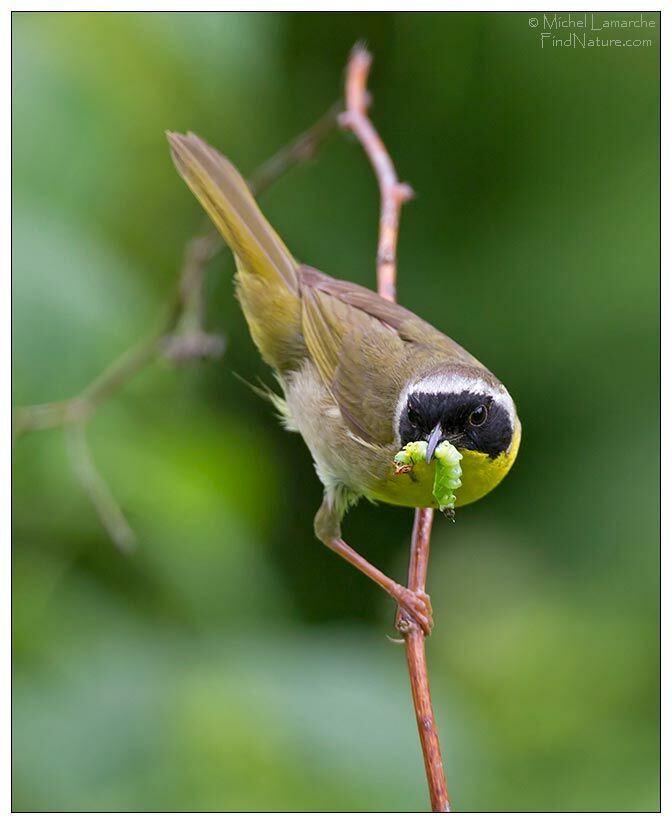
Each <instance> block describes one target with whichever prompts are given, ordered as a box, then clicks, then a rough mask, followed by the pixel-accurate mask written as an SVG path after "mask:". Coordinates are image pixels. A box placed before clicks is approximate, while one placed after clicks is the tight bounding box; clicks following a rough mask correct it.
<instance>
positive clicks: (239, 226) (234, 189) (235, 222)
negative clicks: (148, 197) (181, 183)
mask: <svg viewBox="0 0 672 824" xmlns="http://www.w3.org/2000/svg"><path fill="white" fill-rule="evenodd" d="M167 135H168V140H169V142H170V147H171V152H172V156H173V161H174V162H175V166H176V167H177V170H178V172H179V173H180V175H181V176H182V177H183V178H184V180H185V182H186V184H187V185H188V186H189V188H190V189H191V190H192V192H193V193H194V194H195V195H196V197H197V198H198V200H199V201H200V203H201V205H202V206H203V208H204V209H205V211H206V212H207V213H208V215H209V216H210V219H211V220H212V221H213V223H214V224H215V226H216V227H217V228H218V229H219V231H220V232H221V234H222V236H223V237H224V240H225V241H226V243H227V245H228V246H229V247H230V248H231V250H232V251H233V252H234V254H235V255H236V258H237V259H238V261H239V266H240V268H241V269H243V270H244V271H245V272H248V273H251V274H256V275H260V276H261V277H262V278H269V279H273V278H277V277H279V278H281V280H282V281H283V282H284V285H285V287H286V288H288V289H290V290H291V291H292V292H294V293H296V292H298V288H299V287H298V284H299V279H298V274H297V264H296V262H295V260H294V259H293V257H292V255H291V254H290V253H289V251H288V249H287V247H286V246H285V244H284V243H283V242H282V240H280V238H279V237H278V235H277V234H276V233H275V231H274V230H273V228H272V227H271V225H270V224H269V223H268V221H267V220H266V218H265V217H264V216H263V215H262V213H261V211H260V209H259V207H258V206H257V204H256V202H255V200H254V198H253V197H252V194H251V192H250V190H249V189H248V187H247V184H246V183H245V181H244V180H243V178H242V177H241V175H240V173H239V172H238V170H237V169H236V168H235V166H233V164H232V163H231V162H230V161H228V160H227V159H226V158H225V157H224V156H223V155H221V154H220V153H219V152H218V151H217V150H216V149H213V148H212V146H209V145H208V144H207V143H206V142H205V141H204V140H202V139H201V138H200V137H198V135H195V134H193V133H192V132H189V133H188V134H186V135H181V134H176V133H174V132H167Z"/></svg>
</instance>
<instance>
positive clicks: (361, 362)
mask: <svg viewBox="0 0 672 824" xmlns="http://www.w3.org/2000/svg"><path fill="white" fill-rule="evenodd" d="M166 134H167V137H168V141H169V144H170V150H171V154H172V158H173V162H174V164H175V166H176V168H177V171H178V172H179V174H180V175H181V177H182V178H183V179H184V181H185V182H186V184H187V186H188V187H189V188H190V189H191V191H192V192H193V194H194V195H195V196H196V198H197V199H198V201H199V202H200V203H201V205H202V207H203V208H204V210H205V211H206V212H207V214H208V216H209V217H210V219H211V220H212V222H213V223H214V225H215V227H216V228H217V229H218V230H219V232H220V233H221V235H222V237H223V238H224V241H225V243H226V244H227V246H228V247H229V248H230V249H231V251H232V252H233V255H234V258H235V263H236V274H235V278H234V282H235V292H236V296H237V298H238V301H239V303H240V305H241V308H242V311H243V314H244V316H245V318H246V321H247V324H248V327H249V331H250V334H251V336H252V339H253V341H254V343H255V345H256V347H257V349H258V350H259V353H260V354H261V357H262V359H263V360H264V361H265V362H266V363H267V364H268V365H269V366H270V367H271V369H272V370H273V372H274V374H275V376H276V378H277V381H278V385H279V387H280V392H279V393H275V392H272V391H270V390H269V393H268V394H269V397H270V400H271V401H272V402H273V403H274V405H275V407H276V408H277V410H278V412H279V413H280V416H281V418H282V421H283V424H284V426H285V428H286V429H287V430H289V431H293V432H298V433H300V435H301V436H302V437H303V440H304V441H305V443H306V445H307V447H308V449H309V450H310V453H311V455H312V458H313V462H314V466H315V471H316V473H317V476H318V477H319V479H320V481H321V482H322V485H323V487H324V494H323V499H322V503H321V506H320V507H319V509H318V511H317V514H316V516H315V521H314V529H315V535H316V537H317V538H318V539H319V540H320V541H321V542H322V543H323V544H325V545H326V546H327V547H329V548H330V549H332V550H334V551H335V552H336V553H338V554H339V555H340V556H341V557H343V558H345V559H346V560H347V561H349V562H350V563H351V564H353V565H354V566H355V567H356V568H357V569H359V570H360V571H361V572H363V573H364V574H365V575H367V576H368V577H369V578H370V579H372V580H373V581H374V582H375V583H377V584H378V585H379V586H381V587H382V588H383V589H384V590H385V591H386V592H387V593H388V594H389V595H390V596H391V597H392V598H393V599H394V600H395V601H396V602H397V604H398V606H399V608H401V609H403V610H405V611H406V612H407V613H408V614H409V615H410V617H411V618H412V619H413V620H414V621H415V622H416V624H417V625H418V626H419V627H420V628H421V629H422V631H423V632H424V633H425V634H428V633H429V632H430V631H431V629H432V615H431V602H430V600H429V596H428V595H427V594H426V593H425V592H424V591H414V590H411V589H409V588H407V587H405V586H403V585H401V584H399V583H398V582H396V581H394V580H393V579H392V578H390V577H388V576H387V575H386V574H385V573H384V572H382V571H381V570H379V569H378V568H377V567H375V566H373V565H372V564H370V563H369V562H368V561H367V560H366V558H365V557H364V556H363V555H361V554H360V553H358V552H356V551H355V550H354V549H353V548H352V547H351V546H350V545H349V544H347V543H346V542H345V540H344V539H343V537H342V533H341V522H342V520H343V517H344V515H345V513H346V512H347V510H348V509H349V508H350V507H351V506H352V505H354V504H355V503H356V502H357V501H358V500H360V499H361V498H365V499H369V500H371V501H380V502H383V503H387V504H393V505H398V506H405V507H434V508H436V505H437V504H436V501H435V500H434V499H433V496H432V475H433V473H432V472H431V471H429V472H428V471H424V472H418V473H415V472H411V473H407V472H398V471H397V467H396V466H395V464H394V456H395V454H396V453H397V452H398V450H399V449H400V448H401V447H403V446H404V445H405V444H408V443H411V442H417V441H424V442H426V444H427V450H426V461H427V463H428V464H429V463H430V462H431V461H432V459H433V457H434V453H435V450H436V448H437V446H438V445H439V444H440V443H442V442H443V441H445V440H448V441H449V442H450V443H451V444H452V445H453V446H454V447H456V448H457V450H458V451H459V453H460V455H461V456H462V459H461V467H462V478H461V480H462V486H461V487H460V489H459V494H458V495H457V500H456V504H455V505H456V506H464V505H466V504H469V503H472V502H473V501H476V500H478V499H479V498H482V497H483V496H484V495H486V494H487V493H488V492H490V491H491V490H492V489H493V488H494V487H495V486H497V484H498V483H499V482H500V481H501V480H502V479H503V478H504V476H505V475H506V474H507V473H508V471H509V470H510V468H511V466H512V465H513V463H514V461H515V459H516V456H517V453H518V448H519V445H520V439H521V423H520V420H519V417H518V414H517V411H516V406H515V404H514V402H513V399H512V397H511V395H510V394H509V392H508V390H507V389H506V387H505V386H504V384H503V383H502V382H501V381H500V380H499V379H498V378H496V377H495V376H494V375H493V373H492V372H490V371H489V370H488V369H487V368H486V367H485V366H484V365H483V364H482V363H481V362H480V361H478V360H477V359H476V358H475V357H474V356H473V355H471V354H470V353H469V352H468V351H467V350H466V349H464V348H463V347H462V346H460V345H459V344H458V343H456V342H455V341H453V340H452V339H451V338H449V337H448V336H447V335H445V334H443V333H442V332H440V331H439V330H438V329H436V328H435V327H434V326H432V325H431V324H429V323H427V322H426V321H424V320H423V319H422V318H420V317H419V316H418V315H416V314H414V313H413V312H412V311H410V310H409V309H406V308H404V307H403V306H401V305H399V304H396V303H392V302H390V301H388V300H386V299H385V298H383V297H381V296H379V295H378V294H377V293H376V292H373V291H371V290H370V289H367V288H366V287H364V286H361V285H358V284H355V283H353V282H350V281H345V280H339V279H336V278H333V277H330V276H329V275H327V274H324V273H323V272H321V271H319V270H318V269H315V268H313V267H312V266H308V265H305V264H302V263H300V262H298V260H297V259H296V258H295V257H294V256H293V255H292V254H291V253H290V251H289V250H288V249H287V247H286V246H285V244H284V242H283V241H282V240H281V238H280V237H279V235H278V234H277V232H276V231H275V230H274V228H273V227H272V226H271V224H270V223H269V222H268V220H267V219H266V218H265V217H264V215H263V214H262V212H261V210H260V208H259V206H258V204H257V203H256V201H255V199H254V197H253V195H252V193H251V192H250V190H249V188H248V186H247V184H246V183H245V181H244V179H243V177H242V176H241V174H240V173H239V171H238V170H237V169H236V168H235V166H234V165H233V163H231V161H230V160H228V159H227V158H226V157H224V156H223V155H222V154H221V153H220V152H219V151H217V150H216V149H215V148H213V147H212V146H210V145H209V144H208V143H207V142H206V141H204V140H203V139H202V138H200V137H199V136H198V135H196V134H194V133H193V132H188V133H187V134H179V133H176V132H167V133H166Z"/></svg>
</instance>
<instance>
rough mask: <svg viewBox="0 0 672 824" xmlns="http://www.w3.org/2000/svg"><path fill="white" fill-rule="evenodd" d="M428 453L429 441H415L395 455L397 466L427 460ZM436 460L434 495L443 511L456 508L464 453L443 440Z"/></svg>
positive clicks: (435, 454)
mask: <svg viewBox="0 0 672 824" xmlns="http://www.w3.org/2000/svg"><path fill="white" fill-rule="evenodd" d="M426 455H427V443H426V442H425V441H414V442H413V443H407V444H406V446H405V447H404V448H403V449H402V450H401V452H397V454H396V455H395V456H394V462H395V464H396V465H397V466H409V465H410V466H413V465H414V464H416V463H420V462H421V461H424V460H425V457H426ZM434 458H435V460H436V470H435V473H434V487H433V489H432V495H433V496H434V500H435V501H436V503H437V505H438V507H439V509H440V510H441V512H444V511H446V510H451V509H454V508H455V501H456V498H455V490H456V489H459V488H460V487H461V486H462V481H461V480H460V479H461V477H462V467H461V466H460V461H461V460H462V455H460V453H459V452H458V451H457V449H455V447H454V446H453V445H452V443H450V441H443V442H442V443H440V444H439V445H438V446H437V447H436V451H435V452H434Z"/></svg>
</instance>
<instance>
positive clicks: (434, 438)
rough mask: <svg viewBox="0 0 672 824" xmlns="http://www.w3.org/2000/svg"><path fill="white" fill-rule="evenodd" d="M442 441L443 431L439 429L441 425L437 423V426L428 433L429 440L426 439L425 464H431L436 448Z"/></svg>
mask: <svg viewBox="0 0 672 824" xmlns="http://www.w3.org/2000/svg"><path fill="white" fill-rule="evenodd" d="M442 440H444V437H443V429H441V424H440V423H437V425H436V426H435V427H434V429H432V431H431V432H430V433H429V438H428V439H427V458H426V460H427V463H431V462H432V458H433V457H434V452H435V451H436V447H437V446H438V445H439V444H440V443H441V441H442Z"/></svg>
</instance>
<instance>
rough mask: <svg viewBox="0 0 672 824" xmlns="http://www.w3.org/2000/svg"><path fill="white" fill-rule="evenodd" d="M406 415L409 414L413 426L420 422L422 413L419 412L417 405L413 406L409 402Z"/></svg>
mask: <svg viewBox="0 0 672 824" xmlns="http://www.w3.org/2000/svg"><path fill="white" fill-rule="evenodd" d="M406 415H407V416H408V422H409V423H411V424H413V426H417V424H419V423H420V415H419V413H418V410H417V409H415V407H413V406H411V404H410V403H409V404H408V409H407V411H406Z"/></svg>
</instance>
